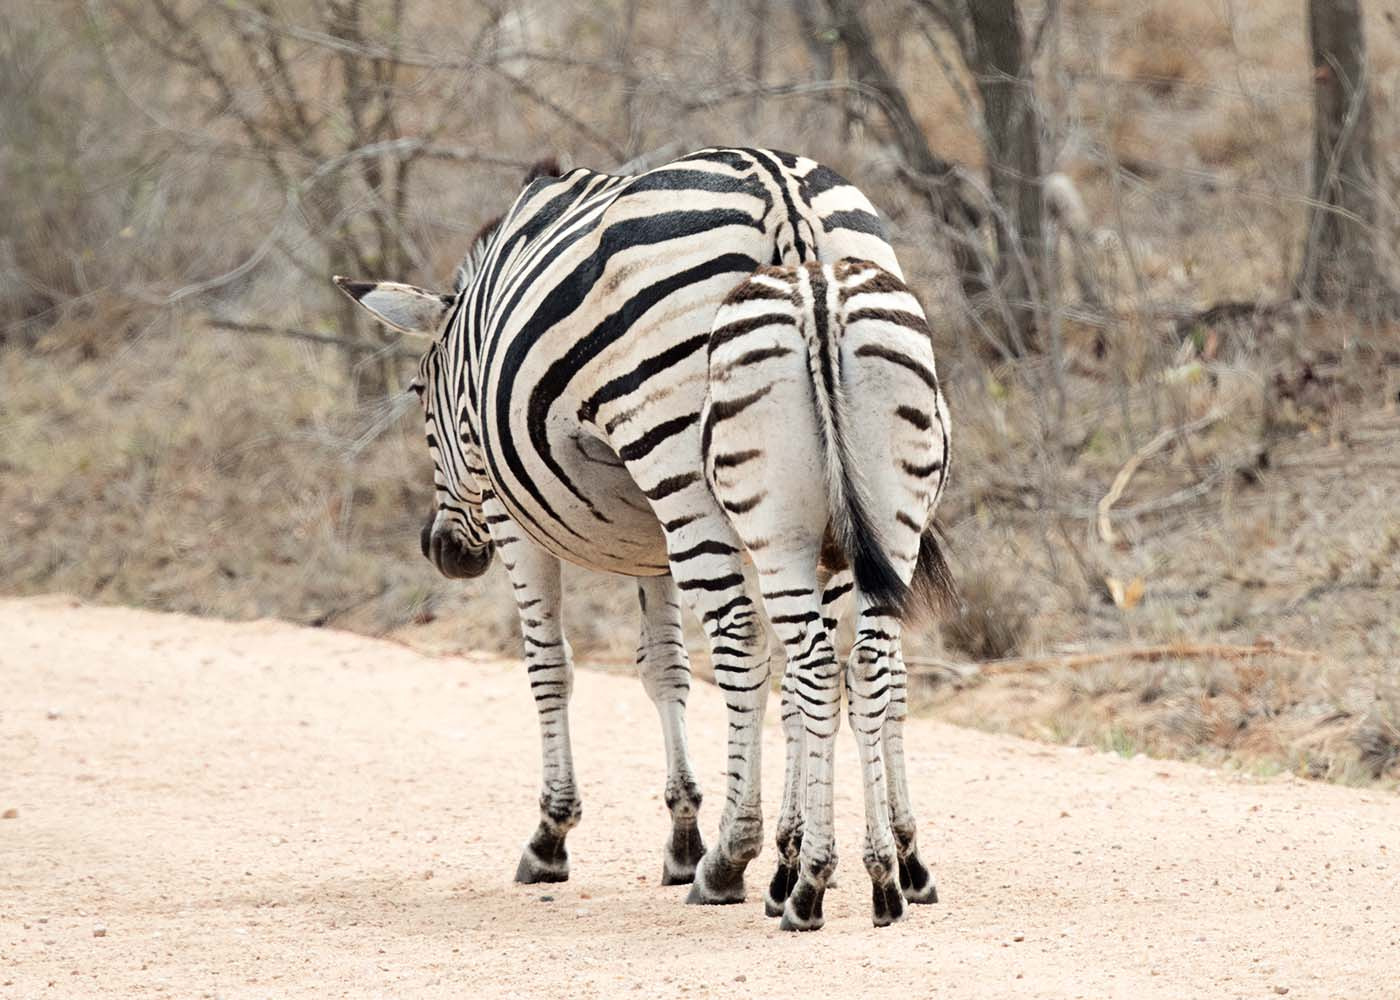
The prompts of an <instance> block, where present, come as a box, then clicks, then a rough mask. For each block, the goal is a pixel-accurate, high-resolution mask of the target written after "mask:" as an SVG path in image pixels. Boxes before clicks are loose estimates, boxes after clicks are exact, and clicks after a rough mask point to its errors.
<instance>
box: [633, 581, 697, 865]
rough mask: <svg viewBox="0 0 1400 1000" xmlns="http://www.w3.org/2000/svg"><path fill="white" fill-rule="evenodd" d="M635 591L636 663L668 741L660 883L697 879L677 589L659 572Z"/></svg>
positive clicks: (686, 665) (686, 673)
mask: <svg viewBox="0 0 1400 1000" xmlns="http://www.w3.org/2000/svg"><path fill="white" fill-rule="evenodd" d="M637 597H638V601H639V603H640V604H641V609H642V635H641V642H640V644H639V646H638V650H637V668H638V670H639V672H640V673H641V676H642V685H643V687H645V688H646V692H647V694H648V695H649V696H650V698H651V700H652V703H653V704H654V705H655V706H656V711H657V714H658V715H660V716H661V733H662V738H663V740H664V741H665V746H666V808H667V809H669V810H670V811H671V835H670V837H668V838H667V840H666V848H665V854H664V860H663V862H662V868H661V884H662V885H684V884H686V883H689V882H693V881H694V880H695V868H696V866H697V865H698V864H699V863H700V857H701V855H703V854H704V853H705V842H704V840H702V839H701V837H700V823H699V812H700V800H701V795H700V786H699V785H698V784H697V783H696V780H695V769H694V768H693V767H692V766H691V763H690V753H689V751H688V749H687V746H686V735H685V703H686V697H687V695H688V694H689V693H690V659H689V657H688V656H687V655H686V649H685V635H684V633H683V631H682V629H681V605H680V593H679V592H678V591H677V589H676V583H675V580H674V579H672V578H671V577H670V576H658V577H648V578H644V579H642V580H640V581H639V582H638V585H637Z"/></svg>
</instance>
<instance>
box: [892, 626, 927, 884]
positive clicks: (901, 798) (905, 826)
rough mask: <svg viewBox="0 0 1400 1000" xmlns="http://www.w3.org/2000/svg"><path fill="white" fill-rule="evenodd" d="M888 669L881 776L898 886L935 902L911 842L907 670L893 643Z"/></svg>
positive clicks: (914, 846)
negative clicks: (885, 783) (887, 799)
mask: <svg viewBox="0 0 1400 1000" xmlns="http://www.w3.org/2000/svg"><path fill="white" fill-rule="evenodd" d="M891 664H892V667H891V670H890V707H889V712H888V713H887V714H886V716H885V730H884V741H885V775H886V777H887V778H888V779H889V792H890V824H891V826H892V828H893V830H894V842H895V847H896V849H897V850H898V853H899V885H900V888H901V889H903V890H904V898H905V899H906V900H908V901H909V902H911V903H936V902H938V888H937V887H936V886H935V885H934V883H933V875H932V874H931V873H930V872H929V870H928V866H927V865H925V864H924V862H923V861H922V860H921V859H920V857H919V849H918V846H917V845H916V844H915V840H914V834H915V829H914V827H915V824H914V807H913V805H912V804H911V802H910V799H909V776H908V774H907V773H906V771H905V769H904V720H905V719H906V718H908V716H909V702H908V678H909V675H908V671H907V670H906V669H905V666H904V653H903V652H902V651H901V650H900V648H899V645H898V644H897V643H896V645H895V648H894V656H893V657H892V659H891Z"/></svg>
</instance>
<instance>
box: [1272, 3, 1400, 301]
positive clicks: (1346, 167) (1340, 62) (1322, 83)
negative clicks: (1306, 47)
mask: <svg viewBox="0 0 1400 1000" xmlns="http://www.w3.org/2000/svg"><path fill="white" fill-rule="evenodd" d="M1308 40H1309V43H1310V45H1311V47H1312V70H1313V164H1312V199H1313V200H1312V203H1311V204H1310V205H1309V207H1308V226H1307V235H1306V237H1305V243H1304V245H1303V264H1302V269H1301V271H1300V272H1299V275H1298V280H1297V286H1296V292H1297V294H1298V295H1299V296H1300V297H1302V298H1303V299H1305V300H1309V301H1311V302H1313V303H1316V304H1318V305H1322V306H1327V307H1332V308H1344V309H1351V310H1354V311H1356V312H1357V313H1358V314H1361V315H1364V316H1367V317H1368V318H1378V317H1379V316H1380V314H1381V313H1382V312H1384V311H1389V310H1390V309H1391V308H1392V306H1393V299H1394V296H1393V292H1392V291H1391V290H1390V288H1389V286H1388V285H1387V283H1386V281H1385V279H1384V276H1383V274H1382V270H1381V267H1380V262H1379V260H1378V259H1377V250H1376V174H1375V169H1374V159H1373V154H1372V146H1371V98H1370V95H1369V93H1368V91H1369V79H1368V71H1369V67H1368V66H1367V63H1366V39H1365V35H1364V33H1363V30H1362V19H1361V2H1360V0H1308Z"/></svg>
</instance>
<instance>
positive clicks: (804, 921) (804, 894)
mask: <svg viewBox="0 0 1400 1000" xmlns="http://www.w3.org/2000/svg"><path fill="white" fill-rule="evenodd" d="M825 892H826V887H825V886H817V885H813V884H812V883H811V882H808V881H807V880H806V879H799V880H798V882H797V885H796V887H795V888H794V889H793V890H792V895H790V896H788V898H787V902H786V903H785V904H784V905H783V921H782V923H781V924H779V926H780V927H781V928H782V929H783V930H785V931H815V930H820V929H821V926H822V924H824V923H826V918H825V917H823V916H822V895H823V894H824V893H825Z"/></svg>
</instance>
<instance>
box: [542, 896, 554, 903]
mask: <svg viewBox="0 0 1400 1000" xmlns="http://www.w3.org/2000/svg"><path fill="white" fill-rule="evenodd" d="M540 902H541V903H552V902H554V897H553V896H541V897H540Z"/></svg>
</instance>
